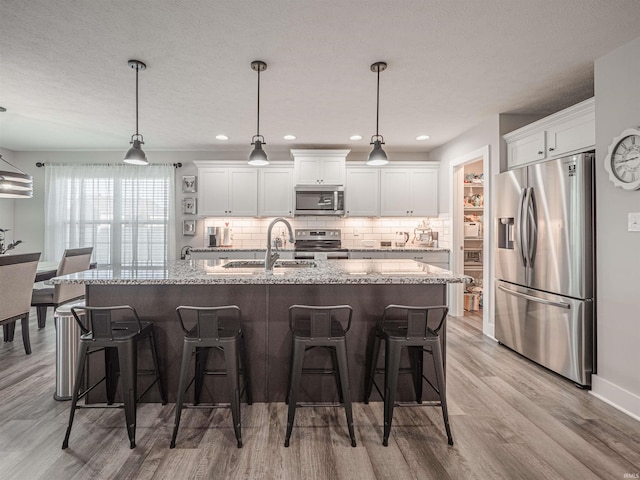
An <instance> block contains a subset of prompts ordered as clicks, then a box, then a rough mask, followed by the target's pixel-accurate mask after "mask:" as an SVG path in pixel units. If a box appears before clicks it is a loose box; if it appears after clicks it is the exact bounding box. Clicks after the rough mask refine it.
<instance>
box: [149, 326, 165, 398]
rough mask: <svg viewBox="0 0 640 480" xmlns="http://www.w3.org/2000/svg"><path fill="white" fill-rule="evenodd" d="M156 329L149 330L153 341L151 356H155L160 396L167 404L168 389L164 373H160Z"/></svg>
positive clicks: (154, 363)
mask: <svg viewBox="0 0 640 480" xmlns="http://www.w3.org/2000/svg"><path fill="white" fill-rule="evenodd" d="M153 332H154V331H153V330H151V332H149V342H150V343H151V356H152V358H153V368H154V370H155V372H156V380H155V381H156V382H158V389H159V390H160V398H161V399H162V405H166V404H167V402H168V401H169V399H168V398H167V389H166V388H165V387H164V383H163V382H162V375H160V357H159V356H158V349H157V348H156V341H155V338H154V333H153Z"/></svg>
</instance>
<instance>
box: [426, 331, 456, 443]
mask: <svg viewBox="0 0 640 480" xmlns="http://www.w3.org/2000/svg"><path fill="white" fill-rule="evenodd" d="M431 353H432V357H433V364H434V367H435V371H436V380H437V382H438V393H439V394H440V404H441V406H442V417H443V419H444V428H445V430H446V432H447V440H448V443H449V445H453V437H452V436H451V427H450V426H449V412H448V409H447V386H446V383H445V379H444V362H443V358H442V348H441V347H440V339H438V338H436V339H435V340H434V341H433V342H432V348H431Z"/></svg>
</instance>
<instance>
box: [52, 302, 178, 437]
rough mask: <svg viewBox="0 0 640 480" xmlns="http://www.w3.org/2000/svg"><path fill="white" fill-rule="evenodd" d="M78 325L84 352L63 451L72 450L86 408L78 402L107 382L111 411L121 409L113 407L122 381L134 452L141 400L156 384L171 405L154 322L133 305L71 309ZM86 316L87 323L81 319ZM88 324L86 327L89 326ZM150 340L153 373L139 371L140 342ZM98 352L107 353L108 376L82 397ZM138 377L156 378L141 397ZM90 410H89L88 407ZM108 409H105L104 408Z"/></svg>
mask: <svg viewBox="0 0 640 480" xmlns="http://www.w3.org/2000/svg"><path fill="white" fill-rule="evenodd" d="M71 313H72V314H73V316H74V318H75V320H76V323H77V324H78V326H79V327H80V330H81V331H82V335H81V336H80V348H79V352H78V363H77V368H76V379H75V383H74V388H73V396H72V397H71V411H70V413H69V425H68V426H67V433H66V435H65V436H64V441H63V442H62V448H63V449H65V448H67V447H68V446H69V435H71V426H72V425H73V417H74V414H75V411H76V408H84V407H83V406H79V405H78V400H79V399H80V398H82V397H84V396H85V395H86V394H87V393H89V392H90V391H91V390H93V389H94V388H95V387H96V386H98V385H99V384H100V383H102V382H103V381H104V382H105V385H106V390H107V405H106V406H107V407H119V405H113V402H114V398H115V394H116V388H117V386H118V377H120V378H121V379H122V383H121V386H122V397H123V403H124V414H125V419H126V424H127V433H128V435H129V442H130V448H135V446H136V406H137V404H138V402H139V401H140V399H141V398H142V397H144V395H146V393H147V392H149V390H151V387H153V385H154V384H156V383H157V384H158V388H159V390H160V397H161V398H162V404H163V405H166V404H167V394H166V392H165V390H164V387H163V385H162V378H161V376H160V368H159V359H158V351H157V349H156V344H155V340H154V333H153V322H149V321H144V322H143V321H141V320H140V318H139V317H138V313H137V312H136V311H135V309H134V308H133V307H130V306H129V305H121V306H113V307H84V306H76V307H72V308H71ZM82 314H84V318H85V320H84V322H83V321H82V320H81V319H80V315H82ZM85 322H86V326H85ZM146 339H148V340H149V343H150V345H151V357H152V360H153V367H154V368H153V370H138V368H137V365H138V350H137V347H138V342H140V341H142V340H146ZM98 351H104V359H105V376H104V377H103V378H101V379H100V380H98V381H97V382H96V383H95V384H93V385H92V386H90V387H88V388H87V389H85V390H84V391H83V392H82V393H80V388H81V385H82V375H83V372H84V368H85V365H86V363H87V360H88V356H89V355H91V354H92V353H96V352H98ZM138 375H152V376H154V377H155V378H154V380H153V382H152V383H151V384H150V385H149V386H148V387H147V389H146V390H145V391H144V392H142V394H141V395H140V397H138V396H137V390H138V386H137V383H138ZM87 407H89V406H87ZM102 407H104V405H102Z"/></svg>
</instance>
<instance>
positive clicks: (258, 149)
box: [249, 60, 269, 167]
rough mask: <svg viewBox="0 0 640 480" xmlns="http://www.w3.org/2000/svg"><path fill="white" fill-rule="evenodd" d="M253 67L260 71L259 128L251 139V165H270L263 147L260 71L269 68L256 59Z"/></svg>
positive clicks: (252, 64)
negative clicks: (252, 147)
mask: <svg viewBox="0 0 640 480" xmlns="http://www.w3.org/2000/svg"><path fill="white" fill-rule="evenodd" d="M251 68H252V69H253V70H255V71H256V72H258V128H257V129H256V134H255V135H254V136H253V138H252V139H251V145H253V146H254V149H253V151H252V152H251V155H249V165H254V166H257V167H260V166H263V165H269V159H268V158H267V153H266V152H265V151H264V150H263V149H262V145H265V143H264V137H263V136H262V135H260V72H264V71H265V70H266V69H267V64H266V63H264V62H263V61H262V60H254V61H253V62H251Z"/></svg>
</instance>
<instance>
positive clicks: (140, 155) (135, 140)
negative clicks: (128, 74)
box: [124, 60, 149, 165]
mask: <svg viewBox="0 0 640 480" xmlns="http://www.w3.org/2000/svg"><path fill="white" fill-rule="evenodd" d="M128 65H129V66H130V67H131V68H134V69H135V70H136V133H135V135H131V142H129V143H130V144H131V145H133V146H132V147H131V148H130V149H129V151H128V152H127V153H126V155H125V156H124V163H129V164H131V165H149V161H148V160H147V155H146V154H145V153H144V151H143V150H142V147H141V146H140V145H144V138H143V137H142V135H140V134H139V133H138V72H139V71H140V70H144V69H146V68H147V66H146V65H145V64H144V63H142V62H141V61H140V60H129V62H128Z"/></svg>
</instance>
